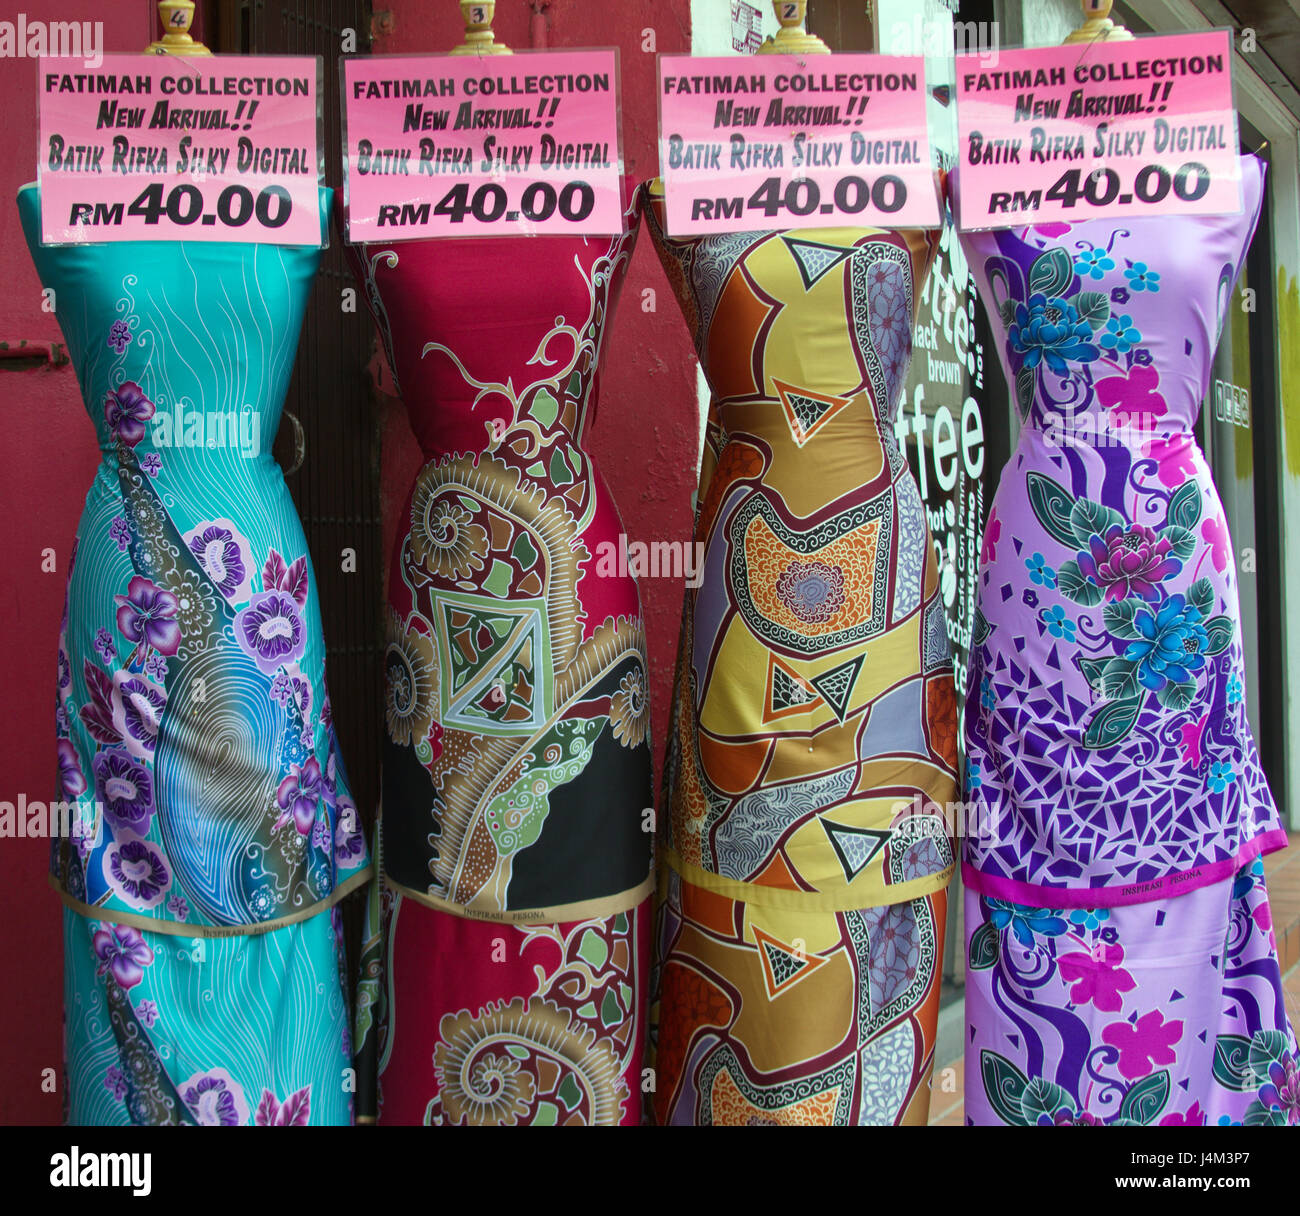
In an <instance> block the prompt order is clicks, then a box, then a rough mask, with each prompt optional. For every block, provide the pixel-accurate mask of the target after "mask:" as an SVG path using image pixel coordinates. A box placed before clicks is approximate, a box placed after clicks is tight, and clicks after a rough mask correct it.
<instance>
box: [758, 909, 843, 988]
mask: <svg viewBox="0 0 1300 1216" xmlns="http://www.w3.org/2000/svg"><path fill="white" fill-rule="evenodd" d="M753 931H754V940H755V941H756V942H757V943H758V957H759V960H760V961H761V963H762V965H763V982H764V984H765V985H766V987H767V999H768V1000H769V1001H771V1000H774V999H775V998H776V997H778V996H781V995H783V994H784V993H786V992H789V991H790V989H791V988H793V987H794V986H795V985H796V984H797V983H798V982H799V981H800V980H805V979H807V978H808V977H809V976H810V975H811V974H812V973H813V972H814V971H816V970H817V968H818V967H820V966H822V965H823V964H824V963H825V962H826V961H827V960H826V959H824V958H818V957H817V956H816V955H813V954H807V953H805V952H804V951H803V950H800V949H797V948H796V947H794V946H792V945H789V944H788V943H786V942H783V941H781V939H780V938H777V937H773V936H772V935H771V934H770V933H764V932H763V930H762V929H760V928H759V927H758V926H757V925H754V926H753Z"/></svg>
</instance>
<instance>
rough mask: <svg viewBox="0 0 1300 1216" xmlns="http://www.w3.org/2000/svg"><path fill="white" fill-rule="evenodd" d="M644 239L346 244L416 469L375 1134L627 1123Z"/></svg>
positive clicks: (397, 620) (386, 838) (644, 937)
mask: <svg viewBox="0 0 1300 1216" xmlns="http://www.w3.org/2000/svg"><path fill="white" fill-rule="evenodd" d="M492 7H493V6H492V5H491V4H481V3H475V4H464V3H462V5H461V8H462V10H464V11H465V14H466V18H467V26H468V27H469V39H468V42H469V44H470V45H469V46H468V48H462V49H468V53H476V51H475V48H476V47H478V46H484V45H491V47H492V48H493V49H492V53H495V54H502V53H508V52H507V51H505V48H502V47H501V46H500V44H497V43H495V42H494V41H493V40H492V37H491V29H490V22H491V16H492ZM471 18H475V19H474V20H471ZM633 241H634V231H633V230H631V229H630V228H628V227H626V226H625V227H624V230H623V231H622V232H620V233H619V234H618V235H617V236H615V237H612V238H611V237H592V238H588V239H583V238H572V237H567V236H542V237H532V238H519V237H505V238H502V237H494V238H476V239H455V240H430V241H405V242H401V243H400V244H385V243H383V242H375V243H372V244H369V245H358V246H354V247H352V248H351V250H350V253H351V255H352V258H353V263H354V268H355V270H356V273H357V276H358V279H359V281H360V282H361V283H362V284H363V285H364V288H365V293H366V296H367V299H368V301H369V304H370V308H371V311H372V314H373V316H374V319H375V322H376V324H377V326H378V329H379V333H380V336H381V338H382V340H383V343H384V348H385V350H386V352H387V357H388V362H389V366H390V368H391V369H392V372H393V374H394V377H395V380H396V383H397V385H398V389H399V393H400V395H401V397H402V399H403V401H404V403H405V405H406V408H407V412H408V415H409V418H410V422H411V427H412V429H413V431H414V432H415V435H416V437H417V439H418V440H419V442H420V445H421V447H422V449H423V455H424V460H425V463H424V466H423V468H422V469H421V471H420V473H419V475H418V477H417V478H416V481H415V484H414V486H412V488H411V491H410V494H409V495H408V499H407V506H406V510H405V512H404V514H403V519H404V520H405V521H406V528H405V529H404V535H403V536H402V538H401V540H400V543H399V544H398V546H397V548H396V550H395V551H394V553H393V555H392V562H391V568H390V575H389V588H388V606H389V612H388V617H389V633H388V650H387V660H386V668H387V680H388V684H387V701H386V706H385V711H386V712H385V718H386V731H385V740H384V747H385V751H384V767H383V811H382V820H381V827H380V836H381V838H382V869H383V874H384V889H383V896H382V904H381V901H380V899H379V897H378V896H376V898H375V900H374V901H373V907H372V917H371V922H370V926H369V929H368V936H367V942H366V946H365V950H364V954H363V977H362V983H361V991H360V997H359V1000H358V1019H359V1021H358V1035H357V1038H358V1042H359V1043H360V1044H361V1046H362V1047H363V1049H364V1050H363V1053H362V1074H363V1075H364V1071H365V1058H366V1052H373V1053H375V1054H374V1059H375V1061H376V1064H375V1068H376V1069H377V1071H378V1074H379V1090H380V1098H381V1101H380V1106H379V1121H380V1122H384V1123H421V1122H422V1123H426V1124H457V1125H464V1124H475V1125H481V1124H515V1123H533V1124H546V1123H570V1124H572V1123H602V1124H617V1123H635V1122H638V1121H639V1117H640V1078H641V1053H642V1040H643V1037H644V1028H643V1026H644V1001H645V995H644V976H645V973H646V970H647V968H648V960H647V958H646V955H647V953H648V945H649V936H648V934H649V898H650V894H651V880H650V848H651V842H652V837H651V836H650V835H649V834H648V833H647V832H646V831H645V830H644V829H643V818H644V810H643V808H646V807H649V806H650V805H651V796H650V782H651V776H650V774H651V761H650V745H649V738H648V730H647V728H648V722H649V705H648V700H647V689H648V680H647V675H646V660H645V638H644V627H643V625H642V620H641V613H640V606H639V601H638V596H637V589H636V584H635V582H634V580H633V579H631V578H629V577H626V576H623V577H611V576H608V574H607V573H606V571H605V565H604V564H602V563H601V561H600V557H601V554H602V552H604V551H605V549H606V546H609V545H617V542H618V538H619V536H620V534H621V533H622V532H623V527H622V524H621V523H620V521H619V518H618V511H617V508H616V506H615V504H614V500H613V498H612V496H611V495H610V493H609V491H608V489H607V488H606V487H605V484H604V482H603V481H602V480H601V478H600V475H599V473H598V472H597V471H596V469H595V468H594V466H593V465H592V462H591V457H590V455H589V453H588V452H587V451H586V449H585V447H584V443H585V440H586V436H587V431H588V428H589V426H590V423H591V420H592V416H593V414H594V410H595V406H596V397H597V391H598V384H599V373H600V361H601V356H602V352H603V349H604V342H605V336H606V334H607V333H608V328H609V325H610V323H611V317H612V313H613V310H614V307H615V305H616V303H617V299H618V293H619V288H620V286H621V284H622V280H623V275H624V273H625V271H626V268H627V262H628V258H629V257H630V255H631V250H632V245H633Z"/></svg>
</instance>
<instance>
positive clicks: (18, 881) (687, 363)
mask: <svg viewBox="0 0 1300 1216" xmlns="http://www.w3.org/2000/svg"><path fill="white" fill-rule="evenodd" d="M383 3H384V0H379V2H378V4H377V5H376V7H377V8H378V7H381V6H382V4H383ZM21 7H22V11H23V12H25V13H26V15H27V17H28V19H29V20H46V21H48V20H60V21H81V20H96V19H99V20H102V19H104V16H105V7H106V6H105V5H104V4H102V3H99V2H96V0H59V2H58V3H57V4H56V3H52V2H50V0H25V2H24V3H23V5H22V6H21ZM497 7H498V12H497V30H498V32H499V34H500V36H501V37H502V39H503V40H504V41H506V42H508V43H510V44H512V45H514V46H517V47H520V48H524V47H527V46H529V45H530V27H531V20H532V9H533V4H532V2H531V0H500V2H499V3H498V6H497ZM538 7H544V8H546V10H547V12H546V14H545V15H546V18H547V22H548V26H549V38H550V41H551V44H552V45H553V46H618V47H620V48H621V51H622V68H623V94H624V110H623V130H624V152H625V157H626V160H627V166H628V170H629V172H631V173H632V174H634V175H635V176H636V177H638V178H641V177H646V176H649V175H651V174H652V173H653V172H654V171H655V167H656V160H657V158H656V152H655V124H656V113H655V104H654V96H655V90H654V82H655V60H654V56H653V55H652V54H648V53H644V52H642V50H641V44H642V30H643V28H644V27H646V26H647V25H653V26H654V27H655V30H656V34H657V40H658V49H659V50H660V51H666V52H679V51H684V50H688V49H689V46H690V18H689V8H690V6H689V3H688V0H668V2H666V3H660V4H657V5H655V6H652V7H649V8H644V9H643V8H642V6H640V5H628V4H618V5H612V4H606V3H583V2H581V0H552V2H551V3H549V4H547V5H543V4H540V3H539V4H538ZM14 9H15V6H13V5H10V6H6V9H5V11H4V12H3V13H0V18H3V19H5V20H13V19H14V18H15V17H16V11H13V10H14ZM154 11H155V9H154V5H153V4H152V3H151V2H147V0H132V2H131V3H129V4H128V3H117V4H114V5H113V6H112V20H110V21H106V22H105V32H104V49H105V50H109V51H134V50H139V49H142V48H143V47H144V45H145V44H146V43H147V42H148V41H149V40H150V38H151V37H152V36H153V32H152V31H153V27H152V18H153V13H154ZM392 12H393V17H394V30H393V33H392V35H391V36H389V37H387V38H384V39H382V40H381V41H380V42H379V43H378V44H377V45H376V47H375V50H376V51H380V52H390V53H391V52H402V51H408V52H409V51H432V50H444V49H448V48H449V47H450V46H451V45H453V43H455V42H457V41H459V37H460V24H459V19H458V10H457V7H456V5H455V4H453V3H452V2H451V0H392ZM35 85H36V65H35V63H34V62H33V61H31V60H29V59H5V60H0V105H2V106H3V112H4V114H5V119H6V123H5V127H6V134H7V139H6V145H7V147H6V151H7V153H8V155H6V156H5V157H4V158H3V159H2V160H0V196H3V199H4V200H6V201H5V202H3V203H0V281H2V282H3V283H4V290H3V291H2V292H0V342H4V343H8V344H10V345H14V344H16V343H17V342H18V341H20V340H22V339H26V340H28V341H29V342H31V341H45V342H51V341H60V340H61V334H60V333H59V330H58V326H57V324H56V323H55V320H54V318H53V316H51V315H50V314H48V313H45V312H42V311H41V296H40V286H39V284H38V282H37V279H36V275H35V273H34V271H33V270H32V265H31V261H30V259H29V257H28V255H27V251H26V248H25V246H24V243H23V239H22V232H21V229H20V227H19V223H18V215H17V211H16V209H15V207H14V206H13V203H12V201H11V200H12V199H13V197H14V193H15V191H16V190H17V188H18V187H19V186H20V185H21V184H22V183H23V182H25V181H29V180H31V179H32V178H33V177H34V176H35V165H36V155H37V149H36V114H35ZM331 184H335V185H337V184H338V183H331ZM647 287H649V288H653V289H654V291H655V293H656V301H657V311H656V312H654V313H644V312H642V311H641V297H642V292H643V290H644V289H645V288H647ZM15 367H16V365H15V364H14V363H13V362H12V361H10V360H3V359H0V373H4V375H5V380H4V381H3V382H2V383H3V384H4V386H5V387H6V388H7V392H6V393H5V397H6V405H5V408H4V409H0V494H2V495H3V505H4V512H3V518H4V521H5V527H4V528H3V529H0V564H2V565H3V569H4V571H5V578H4V584H3V590H2V592H0V595H2V597H3V598H2V599H0V611H2V617H0V619H3V620H4V622H5V625H6V628H5V630H4V632H3V636H2V638H0V655H2V659H0V671H3V673H4V676H5V684H6V686H7V687H8V689H9V700H8V708H7V711H6V713H5V715H4V721H3V730H2V731H0V800H6V801H16V800H17V798H18V796H19V794H20V793H21V794H25V795H26V796H27V797H28V798H29V799H38V800H44V799H45V798H46V797H47V796H48V794H49V792H50V790H51V789H52V787H53V781H54V773H55V760H54V735H53V715H54V670H55V666H54V655H55V648H56V642H57V634H58V626H59V618H60V615H61V613H62V610H63V593H64V582H65V579H66V576H67V562H68V556H69V554H70V552H71V547H72V540H73V536H74V534H75V532H76V526H77V520H78V518H79V516H80V514H81V506H82V502H83V500H84V495H85V490H86V488H87V487H88V486H89V484H90V480H91V478H92V476H93V475H94V470H95V466H96V463H97V460H98V453H97V451H96V448H95V443H94V439H93V434H92V431H91V428H90V424H89V422H88V421H87V419H86V417H85V415H84V411H83V408H82V404H81V400H80V397H79V394H78V392H77V386H76V380H75V377H74V375H73V373H72V369H71V368H70V367H69V366H67V365H66V364H65V365H64V366H63V367H61V368H48V369H38V370H14V368H15ZM694 367H695V365H694V356H693V353H692V351H691V349H690V344H689V342H688V340H687V336H686V331H685V328H684V326H683V324H682V322H681V319H680V317H679V316H678V313H677V310H676V306H675V305H674V303H673V301H672V296H671V293H670V291H669V288H668V284H667V282H666V280H665V279H664V277H663V274H662V272H661V271H660V269H659V264H658V261H657V259H656V258H655V256H654V251H653V249H652V248H651V247H650V242H649V240H648V239H645V238H644V234H643V239H642V241H641V243H640V245H639V247H638V249H637V252H636V255H635V258H634V260H633V262H632V268H631V273H630V275H629V278H628V282H627V285H626V287H625V289H624V296H623V303H622V308H621V311H620V313H619V315H618V317H617V318H616V322H615V328H614V332H613V334H612V337H611V339H610V343H609V346H608V362H607V369H608V371H607V375H606V377H605V381H604V395H603V399H602V403H601V407H600V410H599V415H598V421H597V424H596V428H595V432H594V436H593V440H592V448H593V451H594V453H595V456H596V459H597V462H598V464H599V465H600V467H601V469H602V470H603V472H604V476H605V478H606V480H607V481H608V483H609V485H610V488H611V490H612V491H613V493H614V496H615V498H616V499H617V501H618V504H619V507H620V509H621V511H622V513H623V519H624V522H625V524H626V525H627V529H628V534H629V536H630V537H631V538H632V539H641V540H684V539H686V538H687V537H688V535H689V531H690V525H691V515H690V496H691V493H692V491H693V489H694V482H695V475H694V466H695V452H696V435H697V421H696V410H695V370H694ZM413 447H414V439H413V438H412V437H411V436H410V433H409V431H408V430H407V429H406V425H405V421H404V419H403V417H402V415H401V412H400V410H397V409H392V408H391V407H390V409H389V411H388V414H387V426H386V428H385V461H384V476H385V495H386V506H387V508H388V514H389V515H390V516H391V515H392V514H393V513H394V512H395V511H396V509H397V505H398V504H400V501H401V499H402V498H403V496H404V495H405V492H406V489H407V487H408V486H409V484H410V479H411V477H412V476H413V469H414V466H415V464H416V455H415V453H414V452H413V450H412V449H413ZM395 530H396V520H395V519H391V518H390V520H389V528H388V535H389V541H390V543H391V539H392V536H393V534H394V532H395ZM46 549H52V550H53V551H54V554H55V560H56V563H57V569H56V570H55V571H54V572H52V573H43V572H42V569H41V566H42V555H43V551H44V550H46ZM681 590H682V589H681V584H680V582H668V581H662V580H660V581H655V580H648V581H646V582H644V583H643V584H642V591H641V594H642V603H643V606H644V609H645V614H646V620H647V623H648V626H649V632H650V663H651V670H652V673H653V681H654V682H653V686H652V694H653V699H654V727H655V739H656V741H657V742H658V743H659V746H660V752H662V745H663V740H664V738H665V731H666V726H667V708H668V700H669V695H670V690H671V678H672V676H671V673H672V667H673V661H674V656H675V651H676V643H677V624H678V615H679V612H680V608H681ZM378 711H379V707H378V706H376V712H378ZM47 855H48V846H47V842H45V841H42V840H13V839H0V916H2V917H3V918H4V923H6V924H8V925H9V926H10V929H9V931H8V932H6V933H5V934H3V935H2V938H3V942H4V951H5V956H4V960H3V961H4V964H5V974H7V975H8V976H9V977H11V978H10V991H9V999H8V1001H7V1002H6V1006H5V1007H6V1009H7V1011H8V1013H7V1017H6V1022H5V1025H4V1027H3V1032H2V1033H0V1123H15V1122H27V1123H36V1122H44V1123H53V1122H57V1121H58V1120H59V1118H60V1114H61V1110H62V1095H61V1094H59V1093H46V1092H42V1087H41V1073H42V1070H43V1069H47V1068H52V1069H54V1070H55V1071H56V1074H57V1073H58V1071H59V1067H60V1058H61V1019H62V1009H61V1007H62V991H61V973H62V946H61V943H60V918H59V904H58V901H57V899H56V898H55V896H54V895H53V894H52V893H51V892H50V890H49V888H48V887H47V885H46V881H45V870H46V860H47Z"/></svg>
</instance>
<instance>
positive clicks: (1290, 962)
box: [930, 832, 1300, 1127]
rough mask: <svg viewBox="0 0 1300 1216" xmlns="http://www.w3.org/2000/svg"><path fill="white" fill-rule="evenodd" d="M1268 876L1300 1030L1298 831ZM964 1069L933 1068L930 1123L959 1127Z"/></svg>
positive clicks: (1268, 866)
mask: <svg viewBox="0 0 1300 1216" xmlns="http://www.w3.org/2000/svg"><path fill="white" fill-rule="evenodd" d="M1264 873H1265V875H1266V876H1267V879H1268V898H1269V905H1270V906H1271V907H1272V909H1273V928H1274V930H1275V931H1276V933H1277V953H1278V961H1279V962H1280V963H1281V964H1282V975H1283V981H1282V984H1283V991H1284V992H1285V993H1286V1004H1287V1010H1288V1011H1289V1012H1290V1014H1291V1024H1292V1025H1293V1026H1295V1027H1296V1028H1297V1030H1298V1031H1300V833H1296V832H1293V833H1292V834H1291V847H1290V848H1289V849H1285V850H1283V851H1282V852H1280V853H1274V854H1272V855H1271V856H1269V857H1266V858H1264ZM964 1079H965V1068H964V1066H963V1063H962V1061H961V1060H956V1061H954V1062H952V1063H949V1064H948V1065H946V1066H943V1067H938V1068H936V1069H935V1070H934V1081H933V1083H932V1091H931V1095H930V1125H931V1126H932V1127H936V1126H937V1127H947V1126H956V1127H960V1126H962V1124H963V1123H964V1119H963V1118H962V1083H963V1081H964Z"/></svg>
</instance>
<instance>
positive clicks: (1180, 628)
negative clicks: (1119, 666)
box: [1124, 594, 1210, 692]
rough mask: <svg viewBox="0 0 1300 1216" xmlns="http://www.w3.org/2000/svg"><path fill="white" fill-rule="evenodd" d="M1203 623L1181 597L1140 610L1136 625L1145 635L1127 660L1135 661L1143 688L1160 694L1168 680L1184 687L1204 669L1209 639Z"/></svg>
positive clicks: (1134, 644)
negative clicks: (1194, 675)
mask: <svg viewBox="0 0 1300 1216" xmlns="http://www.w3.org/2000/svg"><path fill="white" fill-rule="evenodd" d="M1204 620H1205V618H1204V617H1203V616H1202V615H1201V610H1200V609H1199V608H1197V607H1196V605H1195V604H1189V603H1188V602H1187V600H1186V599H1185V598H1184V597H1183V596H1182V595H1181V594H1177V595H1171V596H1170V597H1169V598H1168V599H1167V600H1165V602H1164V603H1163V604H1161V605H1160V606H1159V608H1156V606H1155V605H1154V604H1153V605H1151V606H1150V607H1144V608H1140V609H1139V610H1138V612H1137V615H1136V616H1135V617H1134V618H1133V626H1134V628H1135V629H1137V631H1138V633H1140V634H1141V635H1142V636H1141V637H1140V638H1139V639H1138V640H1137V641H1136V642H1130V643H1129V644H1128V648H1127V649H1126V650H1125V651H1124V657H1125V658H1126V659H1129V660H1136V662H1137V665H1138V679H1139V680H1141V681H1142V686H1143V687H1144V688H1148V689H1150V690H1151V691H1152V692H1159V691H1160V690H1161V689H1162V688H1163V687H1164V686H1165V683H1166V682H1167V681H1172V682H1173V683H1175V684H1184V683H1186V682H1187V681H1188V680H1190V679H1191V678H1192V676H1193V674H1194V673H1195V672H1198V671H1200V670H1201V668H1202V667H1204V666H1205V648H1206V647H1207V646H1208V645H1209V642H1210V638H1209V635H1208V634H1207V633H1206V632H1205V625H1204Z"/></svg>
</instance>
